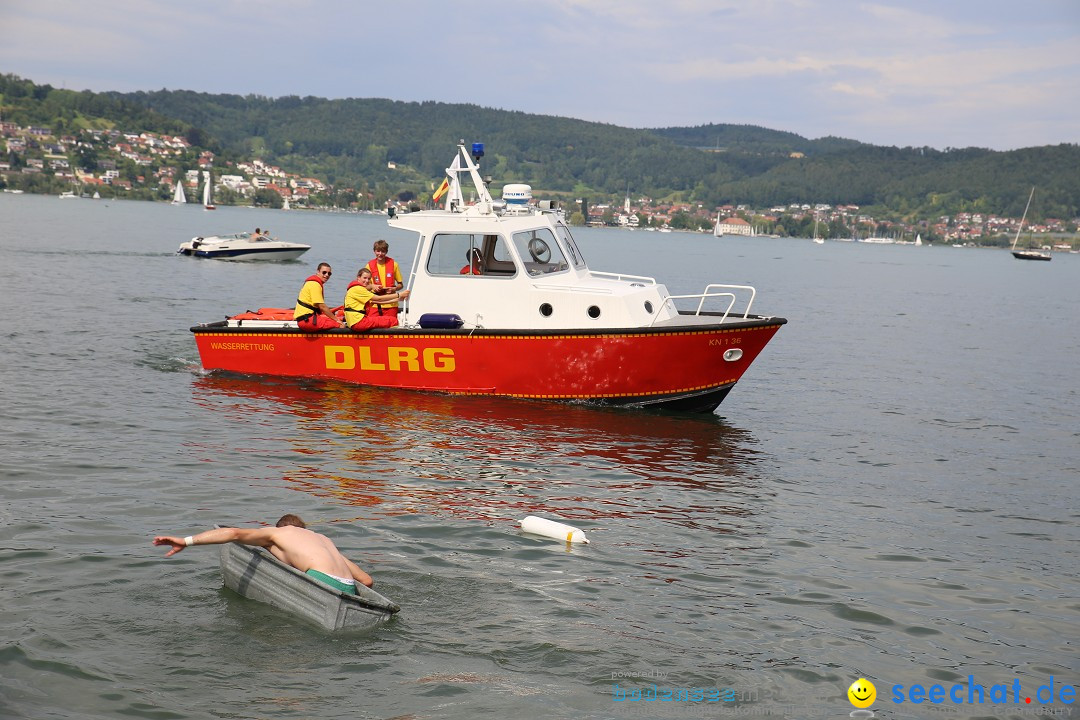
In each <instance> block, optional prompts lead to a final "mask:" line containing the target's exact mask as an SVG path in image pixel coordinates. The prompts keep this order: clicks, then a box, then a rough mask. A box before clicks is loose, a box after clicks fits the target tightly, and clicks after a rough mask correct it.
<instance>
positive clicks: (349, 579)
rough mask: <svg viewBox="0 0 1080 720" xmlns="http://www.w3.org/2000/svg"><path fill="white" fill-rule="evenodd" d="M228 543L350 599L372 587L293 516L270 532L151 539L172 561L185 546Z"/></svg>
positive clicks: (210, 532) (209, 532)
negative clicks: (259, 550)
mask: <svg viewBox="0 0 1080 720" xmlns="http://www.w3.org/2000/svg"><path fill="white" fill-rule="evenodd" d="M227 542H239V543H242V544H244V545H257V546H259V547H264V548H266V549H267V550H269V551H270V552H271V553H272V554H273V555H274V557H276V558H277V559H278V560H281V561H282V562H285V563H288V564H289V565H292V566H293V567H294V568H296V569H298V570H300V571H302V572H304V573H306V574H307V575H310V576H311V577H313V578H315V579H316V580H319V581H321V582H323V583H326V584H327V585H329V586H330V587H332V588H334V589H335V590H340V591H341V592H344V593H348V594H350V595H355V594H356V583H361V584H363V585H367V586H368V587H371V585H372V580H371V576H370V575H368V574H367V573H366V572H364V571H363V570H361V569H360V568H359V567H358V566H357V565H356V563H354V562H353V561H352V560H349V559H348V558H347V557H345V556H344V555H342V554H341V552H340V551H339V550H338V549H337V547H336V546H335V545H334V543H333V542H331V541H330V538H328V537H326V536H325V535H320V534H319V533H317V532H313V531H311V530H308V529H307V525H305V524H304V521H303V520H301V519H300V518H299V517H297V516H296V515H291V514H290V515H283V516H282V517H281V519H280V520H278V521H277V526H276V527H272V528H271V527H266V528H258V529H245V528H215V529H214V530H207V531H206V532H201V533H199V534H198V535H188V536H187V537H186V538H181V537H171V536H169V535H162V536H158V537H155V538H154V544H155V545H171V546H172V549H171V550H169V552H167V553H165V557H172V556H173V555H175V554H176V553H178V552H180V551H181V550H183V549H184V548H186V547H187V546H188V545H223V544H225V543H227Z"/></svg>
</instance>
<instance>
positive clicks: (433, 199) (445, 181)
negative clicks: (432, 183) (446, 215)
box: [431, 178, 450, 202]
mask: <svg viewBox="0 0 1080 720" xmlns="http://www.w3.org/2000/svg"><path fill="white" fill-rule="evenodd" d="M449 189H450V178H443V181H442V185H440V186H439V189H438V190H436V191H435V194H434V195H432V196H431V202H439V198H441V197H442V196H443V195H445V194H446V191H447V190H449Z"/></svg>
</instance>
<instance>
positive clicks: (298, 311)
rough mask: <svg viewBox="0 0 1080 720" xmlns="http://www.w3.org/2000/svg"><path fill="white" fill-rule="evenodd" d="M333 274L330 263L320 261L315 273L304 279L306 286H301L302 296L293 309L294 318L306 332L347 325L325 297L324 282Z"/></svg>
mask: <svg viewBox="0 0 1080 720" xmlns="http://www.w3.org/2000/svg"><path fill="white" fill-rule="evenodd" d="M333 274H334V273H333V271H332V270H331V269H330V264H329V263H319V267H318V269H316V271H315V274H314V275H311V276H310V277H308V279H307V280H305V281H304V287H302V288H300V297H298V298H297V299H296V307H295V308H294V309H293V319H294V320H296V325H297V327H299V328H300V329H301V330H303V331H304V332H318V331H320V330H331V329H333V328H339V327H345V326H344V324H343V323H341V322H339V321H338V319H337V317H336V316H335V315H334V311H333V310H331V309H330V308H329V307H327V305H326V301H325V300H324V299H323V284H324V283H325V282H326V281H327V280H329V279H330V276H331V275H333Z"/></svg>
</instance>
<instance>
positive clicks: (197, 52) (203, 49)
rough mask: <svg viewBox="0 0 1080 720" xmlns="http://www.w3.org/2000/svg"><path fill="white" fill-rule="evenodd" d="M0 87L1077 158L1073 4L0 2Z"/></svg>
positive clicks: (1079, 88)
mask: <svg viewBox="0 0 1080 720" xmlns="http://www.w3.org/2000/svg"><path fill="white" fill-rule="evenodd" d="M0 73H11V74H14V75H18V76H20V77H23V78H26V79H29V80H32V81H34V82H35V83H38V84H45V83H48V84H50V85H52V86H53V87H62V88H67V89H70V90H87V89H88V90H94V91H104V90H117V91H122V92H128V91H135V90H160V89H163V88H164V89H169V90H196V91H201V92H208V93H234V94H238V95H249V94H256V95H266V96H270V97H281V96H285V95H299V96H308V95H312V96H316V97H326V98H371V97H379V98H390V99H393V100H403V101H424V100H435V101H442V102H451V103H472V104H476V105H481V106H484V107H491V108H499V109H503V110H517V111H522V112H526V113H537V114H543V115H558V116H564V117H572V118H579V119H582V120H590V121H596V122H603V123H610V124H614V125H619V126H623V127H632V128H654V127H671V126H696V125H705V124H709V123H731V124H739V125H741V124H746V125H758V126H762V127H766V128H770V129H773V130H784V131H788V132H793V133H797V134H799V135H802V136H804V137H807V138H818V137H824V136H830V135H831V136H838V137H844V138H850V139H854V140H859V141H862V142H867V143H873V144H875V145H895V146H899V147H905V146H915V147H921V146H929V147H933V148H938V149H944V148H946V147H972V146H974V147H984V148H992V149H995V150H1012V149H1016V148H1021V147H1032V146H1038V145H1052V144H1058V143H1077V142H1080V0H907V1H904V2H900V1H898V0H897V1H892V2H889V1H887V0H885V1H880V2H857V1H853V0H737V1H736V0H532V1H531V2H506V1H505V0H499V1H498V2H493V1H491V0H470V1H469V2H432V1H429V0H416V1H415V2H409V3H406V2H398V1H396V0H395V1H393V2H377V3H375V2H367V1H365V0H182V1H181V2H175V1H174V0H170V1H169V2H165V1H164V0H93V1H92V2H90V1H88V0H0Z"/></svg>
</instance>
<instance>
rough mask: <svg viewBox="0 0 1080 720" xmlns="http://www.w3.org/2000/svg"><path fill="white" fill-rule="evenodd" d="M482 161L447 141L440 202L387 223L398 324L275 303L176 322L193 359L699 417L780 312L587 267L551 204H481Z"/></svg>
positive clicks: (736, 375) (713, 292) (216, 366)
mask: <svg viewBox="0 0 1080 720" xmlns="http://www.w3.org/2000/svg"><path fill="white" fill-rule="evenodd" d="M482 155H483V146H482V145H480V144H479V143H477V144H474V145H473V147H472V153H471V157H470V154H469V153H468V152H466V149H465V146H464V144H462V145H460V146H459V147H458V152H457V155H456V156H455V159H454V162H453V163H452V165H451V167H450V168H448V169H447V175H448V191H447V193H446V204H445V207H444V208H443V209H439V210H432V211H421V212H415V213H408V214H402V215H397V216H392V217H391V218H390V220H389V223H390V225H391V226H393V227H397V228H402V229H406V230H412V231H414V232H416V233H417V234H418V235H419V240H420V241H419V242H418V244H417V251H416V256H415V258H414V261H413V264H412V270H411V272H410V276H409V279H408V282H407V286H408V287H409V289H410V290H411V291H412V294H411V296H410V297H409V299H408V300H407V301H406V303H404V304H403V307H402V308H401V310H400V311H399V318H400V320H401V326H400V327H395V328H391V329H388V330H372V331H370V332H366V333H362V334H359V333H355V332H352V331H349V330H330V331H325V332H320V333H305V332H301V331H300V330H299V329H298V328H297V327H296V323H295V322H293V321H292V320H291V314H290V311H288V310H278V311H275V310H272V309H267V310H262V311H260V312H258V313H248V314H245V315H238V316H235V317H232V318H230V319H228V320H224V321H221V322H216V323H207V324H203V325H198V326H196V327H193V328H191V331H192V332H193V333H194V334H195V340H196V343H197V345H198V348H199V355H200V357H201V359H202V364H203V367H205V368H206V369H207V370H223V371H230V372H236V373H244V374H257V375H276V376H293V377H313V378H327V379H333V380H340V381H344V382H350V383H359V384H363V385H376V386H380V387H388V388H401V389H409V390H428V391H437V392H445V393H455V394H478V395H502V396H509V397H521V398H537V399H549V400H561V401H591V402H598V403H605V404H617V405H637V406H642V405H648V406H661V407H667V408H671V409H676V410H688V411H701V412H711V411H713V410H714V409H715V408H716V407H717V405H719V404H720V402H721V401H722V400H723V399H724V397H725V396H726V395H727V393H728V392H729V391H730V390H731V388H732V387H733V386H734V385H735V383H736V382H738V381H739V379H740V378H741V377H742V375H743V373H744V372H746V370H747V368H749V367H750V364H751V363H752V362H753V361H754V359H755V358H757V356H758V354H759V353H760V352H761V351H762V350H763V349H764V347H765V345H766V344H767V343H768V342H769V340H770V339H772V337H773V335H775V334H776V331H777V330H779V329H780V326H781V325H783V324H784V323H785V322H787V321H786V320H785V319H784V318H779V317H771V316H761V315H754V314H751V307H752V305H753V301H754V298H755V295H756V293H755V291H754V289H753V288H752V287H749V286H743V285H719V284H714V285H709V286H707V287H706V288H705V290H704V291H703V292H701V293H698V294H695V295H691V296H673V295H670V294H669V293H668V292H667V289H666V288H665V287H664V286H663V285H661V284H658V283H657V282H656V281H655V280H653V279H652V278H647V277H639V276H632V275H619V274H613V273H604V272H597V271H594V270H590V269H589V268H588V266H587V265H586V263H585V260H584V257H583V256H582V254H581V251H580V249H579V247H578V246H577V243H576V242H575V240H574V238H573V235H572V234H571V232H570V228H569V227H568V226H567V225H566V223H565V222H564V221H563V218H562V215H561V213H560V212H559V211H558V210H557V209H556V208H554V207H551V206H550V205H549V204H548V203H540V204H538V205H534V204H533V203H532V202H531V191H530V189H529V188H528V186H526V185H507V186H505V187H504V188H503V199H502V200H499V201H494V200H492V199H491V196H490V194H489V193H488V190H487V187H486V185H485V183H484V181H483V180H482V179H481V177H480V175H479V168H478V165H477V162H476V161H478V160H479V158H480V157H481V156H482ZM462 176H467V177H468V178H469V179H471V180H472V185H473V187H474V188H475V191H476V197H477V198H479V199H478V201H477V202H476V203H475V204H472V205H466V204H465V202H464V200H463V194H462V191H461V179H462ZM462 264H465V265H466V269H467V270H468V269H469V268H471V270H469V271H467V272H464V273H463V272H462V271H463V268H462V267H461V266H462ZM677 302H678V303H683V304H687V303H688V304H690V305H692V306H693V307H690V308H680V307H677V306H676V303H677ZM706 303H709V304H710V305H718V306H719V307H718V309H712V310H705V305H706Z"/></svg>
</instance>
